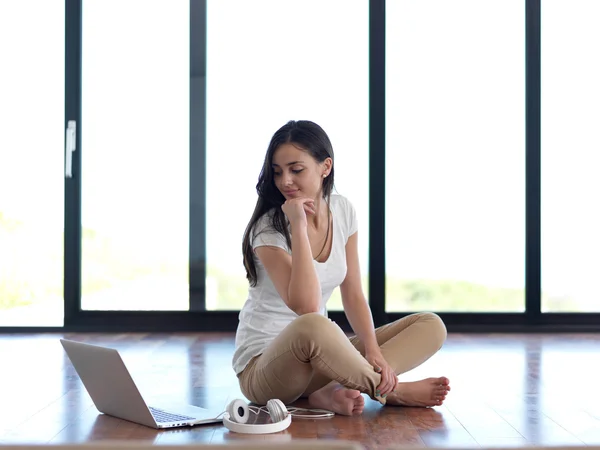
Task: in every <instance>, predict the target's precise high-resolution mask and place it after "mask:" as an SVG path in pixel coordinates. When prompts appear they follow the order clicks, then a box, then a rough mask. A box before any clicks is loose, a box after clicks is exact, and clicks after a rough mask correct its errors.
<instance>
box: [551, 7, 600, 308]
mask: <svg viewBox="0 0 600 450" xmlns="http://www.w3.org/2000/svg"><path fill="white" fill-rule="evenodd" d="M541 11H542V24H541V30H542V36H541V48H542V55H541V57H542V76H541V87H542V100H541V105H542V106H541V117H542V122H541V152H542V155H541V158H542V174H541V177H542V293H543V294H542V311H544V312H599V311H600V290H599V289H598V287H599V285H598V254H599V253H600V235H599V233H598V230H600V208H599V207H598V205H599V204H600V201H599V200H598V197H599V195H598V193H599V192H600V177H598V168H599V167H600V153H599V147H600V137H599V136H598V124H599V123H600V109H599V108H598V105H599V104H600V85H599V83H598V80H600V60H599V59H598V56H597V55H598V54H600V29H599V28H598V21H600V3H599V2H598V1H596V0H569V1H564V0H563V1H560V0H545V1H544V2H543V3H542V10H541Z"/></svg>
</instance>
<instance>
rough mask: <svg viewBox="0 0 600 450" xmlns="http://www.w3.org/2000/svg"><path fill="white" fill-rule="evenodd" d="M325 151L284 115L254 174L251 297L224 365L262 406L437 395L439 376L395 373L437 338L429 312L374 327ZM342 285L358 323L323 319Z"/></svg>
mask: <svg viewBox="0 0 600 450" xmlns="http://www.w3.org/2000/svg"><path fill="white" fill-rule="evenodd" d="M333 175H334V164H333V149H332V146H331V142H330V140H329V138H328V136H327V134H326V133H325V132H324V131H323V129H322V128H321V127H320V126H318V125H317V124H315V123H313V122H310V121H290V122H288V123H287V124H286V125H284V126H283V127H281V128H280V129H279V130H278V131H277V132H276V133H275V134H274V135H273V137H272V139H271V142H270V145H269V148H268V149H267V154H266V156H265V160H264V165H263V168H262V171H261V174H260V177H259V180H258V184H257V191H258V201H257V204H256V208H255V210H254V213H253V215H252V218H251V219H250V222H249V224H248V226H247V228H246V232H245V234H244V240H243V254H244V266H245V268H246V272H247V278H248V280H249V282H250V288H249V295H248V298H247V300H246V303H245V304H244V307H243V308H242V310H241V312H240V323H239V325H238V330H237V334H236V350H235V354H234V357H233V368H234V370H235V372H236V374H237V376H238V378H239V382H240V387H241V390H242V393H243V394H244V395H245V396H246V397H247V398H248V399H249V400H251V401H252V402H254V403H257V404H260V405H264V404H266V402H267V401H268V400H269V399H273V398H277V399H280V400H282V401H283V402H284V403H286V404H288V403H291V402H293V401H295V400H297V399H298V398H300V397H308V401H309V403H310V405H311V406H313V407H315V408H324V409H329V410H332V411H334V412H336V413H338V414H343V415H355V414H360V413H362V411H363V409H364V398H363V396H362V395H361V393H365V394H367V395H368V396H369V397H370V398H371V399H373V400H376V401H379V402H380V403H382V404H387V405H406V406H435V405H441V404H442V402H443V401H444V399H445V397H446V395H447V393H448V391H449V390H450V386H449V381H448V379H447V378H445V377H440V378H427V379H424V380H421V381H416V382H409V383H400V382H398V379H397V375H398V374H401V373H404V372H407V371H409V370H411V369H413V368H414V367H416V366H418V365H420V364H422V363H423V362H424V361H426V360H427V359H429V358H430V357H431V356H432V355H433V354H434V353H435V352H437V351H438V350H439V349H440V348H441V346H442V344H443V342H444V341H445V339H446V328H445V326H444V324H443V322H442V321H441V320H440V318H439V317H438V316H437V315H435V314H432V313H419V314H412V315H410V316H408V317H404V318H402V319H400V320H398V321H396V322H393V323H390V324H387V325H385V326H383V327H380V328H378V329H374V327H373V319H372V314H371V311H370V309H369V306H368V303H367V301H366V299H365V296H364V294H363V289H362V286H361V279H360V268H359V262H358V250H357V249H358V231H357V222H356V215H355V211H354V208H353V206H352V204H351V203H350V202H349V201H348V200H347V199H346V198H344V197H343V196H341V195H335V194H334V195H332V192H331V191H332V188H333V179H334V177H333ZM338 286H340V291H341V294H342V303H343V306H344V312H345V314H346V316H347V317H348V321H349V323H350V325H351V326H352V329H353V330H354V332H355V334H356V335H355V336H353V337H351V338H348V337H347V336H346V335H345V333H344V332H343V331H342V330H341V329H340V328H339V326H337V325H336V324H335V323H334V322H332V321H331V320H329V319H328V318H327V312H326V308H325V305H326V302H327V300H328V299H329V297H330V296H331V293H332V291H333V290H334V289H335V288H336V287H338Z"/></svg>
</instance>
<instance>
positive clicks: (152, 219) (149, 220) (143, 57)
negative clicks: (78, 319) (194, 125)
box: [81, 0, 190, 310]
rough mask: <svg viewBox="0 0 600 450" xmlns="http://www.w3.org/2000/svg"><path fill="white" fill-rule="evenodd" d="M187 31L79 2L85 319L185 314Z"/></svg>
mask: <svg viewBox="0 0 600 450" xmlns="http://www.w3.org/2000/svg"><path fill="white" fill-rule="evenodd" d="M189 22H190V18H189V1H186V0H177V1H173V0H155V1H152V2H148V1H145V0H119V1H106V0H85V1H84V2H83V25H82V27H83V31H82V39H83V43H82V54H83V56H82V58H83V59H82V61H83V62H82V64H83V69H82V80H83V81H82V124H83V126H82V130H81V135H82V226H83V230H82V240H83V242H82V299H81V305H82V309H86V310H187V309H188V308H189V288H188V287H189V284H188V278H189V275H188V272H189V263H188V260H189V256H188V255H189V208H190V206H189V205H190V193H189V155H190V145H189V140H190V134H189V109H190V106H189V104H190V97H189V84H190V70H189V61H190V34H189ZM133 29H134V30H135V31H134V32H132V30H133Z"/></svg>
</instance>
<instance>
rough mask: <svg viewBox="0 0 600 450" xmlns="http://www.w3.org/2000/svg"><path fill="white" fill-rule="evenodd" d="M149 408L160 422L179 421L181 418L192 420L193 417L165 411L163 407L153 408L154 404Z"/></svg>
mask: <svg viewBox="0 0 600 450" xmlns="http://www.w3.org/2000/svg"><path fill="white" fill-rule="evenodd" d="M149 409H150V412H151V413H152V415H153V416H154V418H155V419H156V421H157V422H158V423H165V422H178V421H180V420H192V419H193V417H189V416H182V415H180V414H173V413H169V412H166V411H163V410H162V409H157V408H153V407H152V406H150V407H149Z"/></svg>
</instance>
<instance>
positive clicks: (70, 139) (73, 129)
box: [65, 120, 77, 178]
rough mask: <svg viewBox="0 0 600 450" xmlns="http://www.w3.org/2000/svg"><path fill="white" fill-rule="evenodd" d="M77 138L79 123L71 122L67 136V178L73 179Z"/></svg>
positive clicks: (68, 125) (68, 124)
mask: <svg viewBox="0 0 600 450" xmlns="http://www.w3.org/2000/svg"><path fill="white" fill-rule="evenodd" d="M76 136H77V123H76V122H75V121H74V120H69V122H68V123H67V130H66V134H65V177H66V178H73V152H74V151H75V147H76V145H75V143H76Z"/></svg>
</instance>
